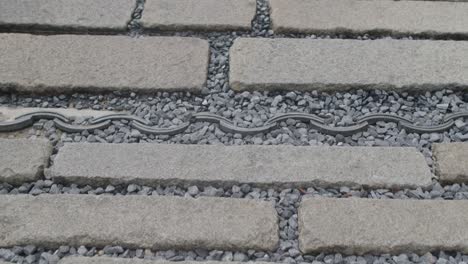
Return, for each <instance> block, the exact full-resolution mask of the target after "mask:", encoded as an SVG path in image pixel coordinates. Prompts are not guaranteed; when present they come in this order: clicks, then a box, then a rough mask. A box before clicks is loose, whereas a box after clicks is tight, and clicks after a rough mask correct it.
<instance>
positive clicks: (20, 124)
mask: <svg viewBox="0 0 468 264" xmlns="http://www.w3.org/2000/svg"><path fill="white" fill-rule="evenodd" d="M458 118H468V112H459V113H453V114H449V115H447V116H445V117H444V118H443V120H442V121H443V123H442V124H439V125H434V126H418V125H414V124H412V123H413V122H412V121H411V120H409V119H407V118H404V117H400V116H396V115H392V114H382V113H375V114H368V115H365V116H362V117H359V118H357V119H356V120H355V123H354V124H352V125H349V126H343V127H335V126H332V125H329V123H330V120H326V119H323V118H321V117H319V116H316V115H313V114H307V113H285V114H278V115H276V116H274V117H272V118H270V119H268V120H267V121H266V122H265V124H264V125H263V126H261V127H255V128H244V127H239V126H236V125H235V124H234V123H233V122H232V121H231V120H229V119H227V118H225V117H222V116H220V115H217V114H213V113H207V112H202V113H196V114H194V115H193V116H192V118H191V119H190V120H189V121H188V122H185V123H183V124H181V125H178V126H175V127H170V128H160V127H157V126H151V125H150V122H149V121H147V120H144V119H142V118H140V117H137V116H132V115H127V114H111V115H106V116H101V117H98V118H92V119H90V120H89V121H88V124H87V125H75V124H73V121H72V119H70V118H68V117H66V116H64V115H62V114H58V113H55V112H51V111H37V112H33V113H28V114H25V115H21V116H18V117H16V118H15V119H14V120H12V121H4V122H0V132H14V131H18V130H21V129H24V128H27V127H29V126H32V125H33V124H34V122H36V121H38V120H40V119H45V120H52V121H53V122H54V124H55V126H56V127H57V128H58V129H60V130H62V131H65V132H69V133H79V132H82V131H84V130H94V129H105V128H107V127H108V126H110V125H111V124H112V121H114V120H126V121H129V122H130V126H131V127H132V128H134V129H137V130H139V131H140V132H142V133H146V134H153V135H176V134H179V133H183V132H184V131H186V130H187V128H188V127H189V126H190V125H191V124H193V123H196V122H209V123H215V124H218V125H219V128H220V129H221V130H222V131H224V132H226V133H239V134H242V135H254V134H258V133H265V132H268V131H271V130H273V129H275V128H278V127H279V123H280V122H283V121H286V120H288V119H294V120H297V121H302V122H309V124H310V126H311V127H312V128H314V129H316V130H317V131H319V132H321V133H324V134H329V135H338V134H341V135H343V136H349V135H352V134H355V133H357V132H360V131H364V130H366V129H367V128H368V127H369V125H373V124H375V123H377V122H394V123H397V124H398V126H399V127H400V128H403V129H405V130H406V131H408V132H410V133H433V132H443V131H446V130H448V129H450V128H451V127H452V126H453V125H454V124H455V120H456V119H458Z"/></svg>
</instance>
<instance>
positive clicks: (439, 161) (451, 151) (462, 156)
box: [432, 142, 468, 183]
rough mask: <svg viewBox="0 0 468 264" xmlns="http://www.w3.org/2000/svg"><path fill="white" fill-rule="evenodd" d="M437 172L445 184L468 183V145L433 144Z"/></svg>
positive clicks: (459, 143)
mask: <svg viewBox="0 0 468 264" xmlns="http://www.w3.org/2000/svg"><path fill="white" fill-rule="evenodd" d="M432 153H433V156H434V160H435V171H436V174H437V176H439V177H440V181H442V182H445V183H468V143H461V142H457V143H442V144H433V145H432Z"/></svg>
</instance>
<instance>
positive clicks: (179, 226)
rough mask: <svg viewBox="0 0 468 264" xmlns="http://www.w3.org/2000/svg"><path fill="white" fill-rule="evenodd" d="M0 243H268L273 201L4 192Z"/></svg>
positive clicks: (273, 229)
mask: <svg viewBox="0 0 468 264" xmlns="http://www.w3.org/2000/svg"><path fill="white" fill-rule="evenodd" d="M0 219H2V221H1V222H0V227H1V228H0V238H1V239H0V247H11V246H14V245H41V246H46V247H57V246H60V245H73V246H79V245H84V246H95V247H104V246H105V245H119V246H124V247H129V248H151V249H155V250H156V249H161V250H164V249H193V248H207V249H223V250H247V249H256V250H265V251H271V250H273V249H274V248H275V247H276V245H277V243H278V226H277V214H276V211H275V208H274V204H273V202H268V201H259V200H248V199H229V198H214V197H210V198H207V197H202V198H197V199H193V198H182V197H174V196H172V197H171V196H157V197H155V196H142V195H135V196H131V195H127V196H97V195H39V196H31V195H4V196H3V197H2V199H0Z"/></svg>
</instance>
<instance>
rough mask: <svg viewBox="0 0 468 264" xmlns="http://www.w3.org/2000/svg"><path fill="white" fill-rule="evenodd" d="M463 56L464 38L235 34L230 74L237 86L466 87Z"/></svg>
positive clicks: (467, 48)
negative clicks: (294, 36) (375, 38)
mask: <svg viewBox="0 0 468 264" xmlns="http://www.w3.org/2000/svg"><path fill="white" fill-rule="evenodd" d="M311 2H313V1H311ZM333 2H334V1H333ZM366 2H369V1H366ZM370 2H373V1H370ZM375 2H383V1H375ZM467 57H468V43H467V42H464V41H433V40H390V39H380V40H341V39H322V40H314V39H265V38H239V39H237V40H236V41H235V42H234V45H233V46H232V47H231V49H230V73H229V78H230V84H231V87H232V88H233V89H234V90H237V91H242V90H253V89H256V90H278V89H280V90H312V89H319V90H349V89H350V88H363V89H376V88H379V89H387V90H426V89H437V88H443V87H447V86H449V85H454V86H455V87H460V86H461V87H464V88H466V87H468V60H466V59H465V58H467Z"/></svg>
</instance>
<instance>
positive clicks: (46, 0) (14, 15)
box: [0, 0, 135, 31]
mask: <svg viewBox="0 0 468 264" xmlns="http://www.w3.org/2000/svg"><path fill="white" fill-rule="evenodd" d="M134 8H135V1H133V0H73V1H67V0H2V1H0V27H3V28H13V29H15V28H17V29H30V28H32V29H41V30H59V31H67V30H80V31H90V30H91V31H93V30H104V31H116V30H119V31H124V30H126V29H127V23H128V22H129V21H130V18H131V16H132V12H133V9H134Z"/></svg>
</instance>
